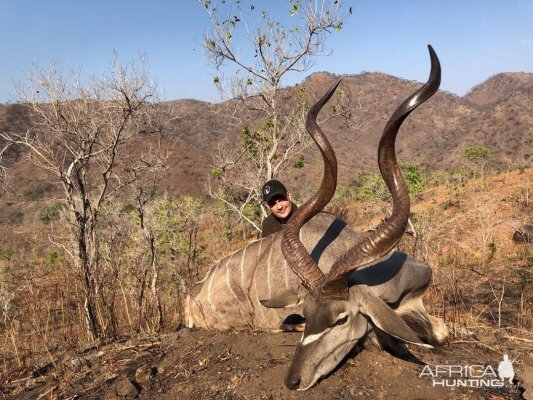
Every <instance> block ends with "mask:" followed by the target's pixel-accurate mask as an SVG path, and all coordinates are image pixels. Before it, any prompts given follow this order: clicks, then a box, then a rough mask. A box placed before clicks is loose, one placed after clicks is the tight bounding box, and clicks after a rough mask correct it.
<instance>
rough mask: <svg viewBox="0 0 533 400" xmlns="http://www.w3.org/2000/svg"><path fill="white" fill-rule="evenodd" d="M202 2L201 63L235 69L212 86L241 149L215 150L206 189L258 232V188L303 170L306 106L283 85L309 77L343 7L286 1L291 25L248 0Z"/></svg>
mask: <svg viewBox="0 0 533 400" xmlns="http://www.w3.org/2000/svg"><path fill="white" fill-rule="evenodd" d="M200 2H201V3H203V5H204V7H205V9H206V11H207V13H208V15H209V18H210V21H211V30H210V32H209V33H208V34H207V35H206V36H205V37H204V39H203V48H204V50H205V53H206V55H207V58H208V59H209V60H210V62H211V63H212V64H213V65H214V66H215V67H216V69H217V70H218V71H219V72H222V70H223V69H224V67H225V65H226V64H229V65H230V66H231V68H232V70H233V74H232V76H231V78H229V79H227V80H226V79H223V78H221V77H220V76H215V77H214V83H215V84H216V85H217V87H218V88H219V90H220V92H221V93H222V94H223V95H225V96H226V97H229V98H230V99H231V100H230V101H228V102H226V103H225V107H226V108H225V109H224V114H225V116H226V117H228V118H230V119H232V121H231V122H232V125H233V126H238V127H239V128H240V138H239V140H240V143H238V144H237V145H236V144H235V140H234V139H233V140H230V141H227V142H225V143H223V144H222V145H221V147H220V149H219V151H217V153H216V155H215V157H214V168H213V170H212V175H213V177H214V178H215V180H216V183H217V186H216V189H214V188H213V186H214V185H213V186H212V185H211V182H210V184H208V190H207V191H208V194H209V195H210V196H211V197H214V198H216V199H218V200H220V201H222V202H223V203H224V204H225V205H227V206H228V208H229V209H230V210H232V211H234V212H236V213H237V214H238V216H239V218H240V219H241V220H244V221H246V222H248V223H249V224H251V225H252V226H253V227H254V228H255V229H256V230H260V228H259V223H258V221H260V220H261V219H262V218H263V217H264V216H266V214H265V212H264V210H263V212H262V213H261V211H260V204H261V201H260V199H261V196H260V193H259V192H260V187H261V184H262V183H263V182H265V181H266V180H269V179H272V178H275V177H277V176H279V175H280V173H281V172H282V171H284V170H285V169H286V168H287V167H288V166H290V165H293V166H295V167H301V166H302V165H303V161H304V159H303V155H302V152H303V150H304V149H305V148H306V147H307V146H309V144H310V141H309V138H308V136H307V135H306V133H305V130H304V117H305V114H306V112H307V108H308V106H307V101H306V99H305V96H304V93H303V90H302V89H301V88H300V89H298V90H297V91H296V94H294V95H292V94H289V93H287V92H286V91H284V90H283V89H282V83H283V79H284V78H286V76H287V75H288V74H290V73H301V72H305V71H308V70H309V68H310V67H311V66H312V64H313V59H314V58H315V57H316V56H320V55H326V54H328V51H327V49H326V47H325V40H326V37H327V35H328V34H329V33H331V32H332V31H335V30H340V29H341V28H342V24H343V12H342V9H343V8H342V4H341V1H325V0H309V1H306V0H290V1H288V2H287V3H286V5H287V18H290V19H289V21H290V22H289V23H283V22H281V20H282V19H283V18H280V20H276V19H274V18H272V17H271V16H270V15H269V14H268V13H267V12H266V11H265V10H263V9H262V7H261V5H260V4H254V2H250V1H242V0H234V1H225V0H224V1H222V0H220V1H210V0H201V1H200ZM239 46H241V48H240V47H239ZM341 92H342V91H341ZM287 100H288V101H287ZM288 104H290V105H288ZM331 111H332V112H331V113H330V116H329V117H328V118H331V117H332V116H334V115H338V114H343V115H346V114H347V113H348V107H346V106H345V104H344V103H343V102H342V101H341V104H337V105H336V106H333V107H332V108H331ZM252 120H253V121H260V122H258V123H250V122H249V121H252Z"/></svg>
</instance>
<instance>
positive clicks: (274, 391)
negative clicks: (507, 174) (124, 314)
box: [1, 329, 533, 400]
mask: <svg viewBox="0 0 533 400" xmlns="http://www.w3.org/2000/svg"><path fill="white" fill-rule="evenodd" d="M299 338H300V334H298V333H265V332H259V333H251V332H213V331H202V330H188V329H182V330H180V331H178V332H176V333H174V334H169V335H165V336H162V337H144V338H135V339H130V340H128V341H122V342H118V343H116V342H115V343H112V344H109V345H99V346H93V347H90V348H88V349H86V350H85V351H82V352H77V353H74V352H70V353H69V352H65V353H63V354H62V355H61V356H60V357H59V358H57V359H56V360H54V363H49V364H46V365H43V366H42V367H41V368H40V369H36V370H34V371H28V370H20V371H11V372H10V373H9V374H7V375H4V376H3V382H2V386H1V392H2V395H3V398H13V399H20V400H23V399H24V400H26V399H28V400H29V399H55V398H60V399H87V400H89V399H126V398H131V399H133V398H138V399H265V400H266V399H268V400H270V399H304V398H305V399H309V400H313V399H317V400H318V399H320V400H324V399H410V400H412V399H492V400H500V399H521V398H522V393H523V392H524V389H523V388H522V387H521V386H520V382H519V381H521V382H522V383H523V382H524V381H526V383H525V384H524V385H531V386H533V383H532V382H531V381H529V379H531V378H533V347H532V346H531V345H530V344H529V343H527V342H524V343H521V342H513V343H511V342H505V341H503V342H502V341H501V340H498V338H496V337H493V338H492V339H493V340H492V342H494V343H492V344H490V345H487V344H480V343H479V342H477V341H475V340H472V341H461V342H453V341H452V342H451V343H449V344H447V345H445V346H444V347H441V348H438V349H436V350H426V349H418V348H415V347H410V350H411V351H412V353H413V355H415V356H416V357H417V358H418V359H419V360H421V361H422V362H424V363H427V365H428V366H429V367H428V368H429V369H426V370H425V371H426V373H423V371H424V368H425V367H424V365H421V364H417V363H416V362H414V361H405V360H402V359H399V358H396V357H394V356H392V355H391V354H389V353H386V352H384V351H381V350H379V349H377V348H375V347H374V346H371V345H365V346H359V347H358V349H357V350H355V351H353V352H352V353H351V354H350V355H349V356H348V357H347V358H346V360H344V362H343V363H342V364H341V365H340V366H339V367H338V368H337V369H336V370H335V371H334V372H333V373H332V374H330V375H329V376H328V377H326V378H324V379H322V380H321V381H320V382H319V383H318V384H317V385H316V386H314V387H313V388H311V389H310V390H308V391H306V392H298V391H290V390H288V389H287V388H286V387H285V386H284V384H283V378H284V375H285V373H286V371H287V369H288V366H289V364H290V360H291V357H292V354H293V353H294V350H295V346H296V344H297V342H298V340H299ZM483 341H484V343H487V342H488V340H487V338H484V340H483ZM489 341H490V340H489ZM505 353H507V354H509V358H510V359H511V360H515V359H516V360H515V361H514V363H513V366H514V371H515V373H516V375H515V380H514V384H513V385H511V386H509V385H507V386H506V387H503V388H496V387H494V388H493V387H489V388H487V387H484V388H473V387H460V388H457V387H455V388H454V387H442V386H441V385H437V386H435V387H434V386H433V382H432V381H433V379H432V377H431V376H430V375H431V373H429V372H428V371H429V370H431V371H433V373H434V372H435V371H436V370H435V368H436V367H435V366H436V365H462V366H466V365H483V368H486V366H489V365H490V366H492V368H493V369H494V371H496V373H497V368H498V364H499V362H500V361H502V360H503V354H505ZM421 374H422V376H420V375H421ZM443 374H444V373H439V377H441V378H442V377H445V376H444V375H443ZM528 374H529V375H528ZM528 376H529V377H528ZM456 377H457V376H456ZM441 381H442V380H441ZM529 396H530V395H529ZM526 398H533V397H528V395H526Z"/></svg>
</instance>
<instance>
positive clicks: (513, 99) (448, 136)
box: [0, 72, 533, 194]
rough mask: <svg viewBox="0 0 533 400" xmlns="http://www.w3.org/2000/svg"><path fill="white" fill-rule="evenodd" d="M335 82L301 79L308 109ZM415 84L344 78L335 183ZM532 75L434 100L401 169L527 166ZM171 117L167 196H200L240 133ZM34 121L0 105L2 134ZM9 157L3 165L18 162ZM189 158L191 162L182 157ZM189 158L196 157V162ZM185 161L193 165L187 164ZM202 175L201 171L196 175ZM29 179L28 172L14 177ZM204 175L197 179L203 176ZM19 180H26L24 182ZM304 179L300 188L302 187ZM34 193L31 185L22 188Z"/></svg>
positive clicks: (408, 142) (225, 125)
mask: <svg viewBox="0 0 533 400" xmlns="http://www.w3.org/2000/svg"><path fill="white" fill-rule="evenodd" d="M336 79H338V76H335V75H332V74H329V73H326V72H321V73H316V74H313V75H311V76H309V77H308V78H306V79H305V80H304V81H303V82H302V83H301V85H299V86H300V88H303V90H304V93H305V96H306V98H307V99H308V101H309V102H310V103H312V102H314V101H315V100H316V99H317V98H318V97H320V96H321V95H322V94H323V93H324V92H325V91H326V90H327V89H328V88H329V86H330V85H331V84H332V83H333V82H334V81H335V80H336ZM419 87H420V83H418V82H413V81H407V80H403V79H399V78H396V77H393V76H390V75H386V74H382V73H362V74H359V75H347V76H345V77H344V83H343V84H342V86H341V88H342V89H343V90H344V91H345V92H346V93H347V96H348V97H349V98H350V99H351V107H352V114H353V128H347V127H346V125H345V124H344V123H343V121H341V120H330V121H329V122H328V123H327V124H325V126H324V130H325V132H326V133H327V134H328V137H329V138H330V139H331V141H332V144H333V146H334V147H335V149H336V152H337V158H338V159H339V167H340V172H339V175H340V181H341V182H344V183H346V182H349V181H350V179H353V178H354V176H355V175H356V173H357V172H358V171H360V170H374V169H376V148H377V143H378V140H379V137H380V134H381V131H382V129H383V127H384V125H385V123H386V121H387V119H388V118H389V116H390V115H391V114H392V112H393V111H394V109H395V108H396V107H397V106H398V105H399V103H400V102H401V101H403V99H404V98H405V97H406V96H408V95H409V94H410V93H412V92H413V91H415V90H416V89H417V88H419ZM532 87H533V74H532V73H502V74H498V75H496V76H494V77H492V78H490V79H489V80H487V81H486V82H484V83H482V84H480V85H478V86H476V87H475V88H474V89H473V90H472V92H471V93H469V94H467V95H466V96H465V97H463V98H460V97H457V96H455V95H452V94H450V93H447V92H442V91H440V92H438V93H437V94H436V95H435V96H434V97H433V98H432V99H430V100H429V101H428V102H427V103H425V104H424V105H422V106H421V107H420V108H419V109H417V110H416V112H414V113H413V114H412V115H411V116H410V117H409V118H408V119H407V121H406V122H405V123H404V125H403V127H402V129H401V132H400V135H399V138H398V155H399V159H400V161H401V162H412V163H415V164H417V165H421V166H423V167H424V168H427V169H429V170H438V169H449V168H453V167H457V166H458V165H460V164H462V163H464V162H465V158H464V156H463V152H464V148H465V147H468V146H485V147H489V148H490V149H491V150H492V152H493V154H492V155H491V158H490V165H491V167H493V168H496V169H504V168H507V167H509V166H517V165H526V166H527V165H531V159H530V155H531V153H532V151H533V150H532V146H533V144H532V142H531V140H532V139H531V137H532V132H533V114H532V113H531V110H532V109H533V89H532ZM294 98H295V90H294V88H293V87H290V88H286V89H284V90H282V91H281V93H280V103H281V105H282V107H285V108H288V107H289V106H290V105H291V104H293V103H294ZM161 107H167V108H168V109H170V110H171V114H172V115H173V116H174V120H173V122H172V124H171V127H170V133H171V135H172V136H173V137H174V138H175V139H176V143H175V145H174V146H175V153H176V162H175V163H173V166H172V168H173V169H174V170H175V171H178V170H179V171H180V172H179V174H173V173H172V172H171V173H170V176H177V175H180V174H181V175H183V179H179V180H178V179H174V180H173V182H169V184H168V186H167V187H166V188H165V189H170V187H172V190H177V191H178V192H179V193H183V192H188V191H191V193H194V194H195V193H200V192H202V190H203V187H204V182H205V177H206V175H205V174H204V173H201V174H200V171H202V170H204V169H205V171H208V170H209V169H210V168H209V166H210V165H211V155H212V154H214V152H216V151H217V145H218V144H219V143H220V142H221V141H222V140H223V139H224V138H225V137H228V138H230V140H233V141H234V142H235V145H236V146H238V145H239V143H240V139H239V131H240V129H241V128H242V126H241V125H239V124H236V122H235V121H236V120H235V119H233V118H232V116H231V115H228V114H227V112H226V108H225V104H212V103H207V102H202V101H197V100H178V101H170V102H166V103H162V104H161ZM240 113H241V114H242V115H245V116H246V117H245V123H246V124H248V125H250V126H254V125H257V124H258V123H260V116H258V115H257V114H254V113H250V112H245V111H241V112H240ZM28 127H31V119H30V118H29V115H28V112H27V110H26V109H25V108H24V106H22V105H18V104H14V105H4V106H1V105H0V130H2V131H7V132H17V131H24V132H25V131H26V129H28ZM19 152H20V151H14V153H13V154H11V156H10V157H8V159H7V161H8V162H11V163H12V162H13V161H14V160H15V159H17V156H18V157H20V154H19ZM189 153H191V155H190V157H189V159H188V158H187V157H183V155H187V154H189ZM193 153H194V154H193ZM190 159H192V160H194V162H190ZM306 160H308V161H309V162H307V163H306V167H305V168H304V169H303V170H298V171H289V172H288V175H289V177H291V176H292V175H296V174H298V175H306V174H307V175H312V174H313V168H314V166H313V165H314V163H315V162H316V160H317V158H316V152H315V151H314V149H312V150H309V151H308V154H307V158H306ZM198 167H200V168H198ZM28 173H30V175H29V176H27V177H26V181H28V182H30V181H31V179H32V176H31V172H30V171H27V170H24V168H22V169H21V170H19V171H17V174H20V175H21V176H23V175H27V174H28ZM200 175H201V176H200ZM21 179H23V180H24V178H21ZM308 180H309V178H308V179H306V178H303V179H301V180H300V183H298V184H297V185H302V186H303V185H305V184H307V181H308ZM25 187H26V188H28V187H29V188H30V189H31V184H30V185H29V186H28V185H25Z"/></svg>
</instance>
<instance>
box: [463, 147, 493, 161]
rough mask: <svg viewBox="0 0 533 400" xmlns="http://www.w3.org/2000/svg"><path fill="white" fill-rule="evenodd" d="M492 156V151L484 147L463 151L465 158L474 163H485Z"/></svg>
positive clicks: (469, 148)
mask: <svg viewBox="0 0 533 400" xmlns="http://www.w3.org/2000/svg"><path fill="white" fill-rule="evenodd" d="M491 154H492V150H491V149H490V148H488V147H482V146H469V147H465V148H464V150H463V155H464V156H465V158H466V159H467V160H469V161H471V162H473V163H477V162H479V161H484V160H487V159H488V158H489V156H490V155H491Z"/></svg>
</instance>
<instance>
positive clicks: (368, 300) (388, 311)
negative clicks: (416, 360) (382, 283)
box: [359, 291, 433, 349]
mask: <svg viewBox="0 0 533 400" xmlns="http://www.w3.org/2000/svg"><path fill="white" fill-rule="evenodd" d="M359 306H360V311H361V313H362V314H364V315H366V316H367V317H369V318H370V319H371V320H372V322H373V323H374V325H376V326H377V327H378V328H379V329H381V330H382V331H384V332H386V333H388V334H389V335H391V336H394V337H395V338H397V339H400V340H403V341H404V342H407V343H412V344H416V345H418V346H423V347H427V348H430V349H432V348H433V346H431V345H429V344H427V343H424V342H423V341H422V340H421V339H420V338H419V337H418V336H417V335H416V334H415V333H414V332H413V331H412V330H411V328H409V326H407V324H406V323H405V321H404V320H403V319H402V318H401V317H400V316H399V315H398V314H397V313H396V312H395V311H394V310H393V309H392V308H390V307H389V306H388V305H387V304H386V303H385V302H384V301H383V300H381V299H380V298H378V297H375V296H372V295H371V294H369V293H364V292H362V291H361V293H360V304H359Z"/></svg>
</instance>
